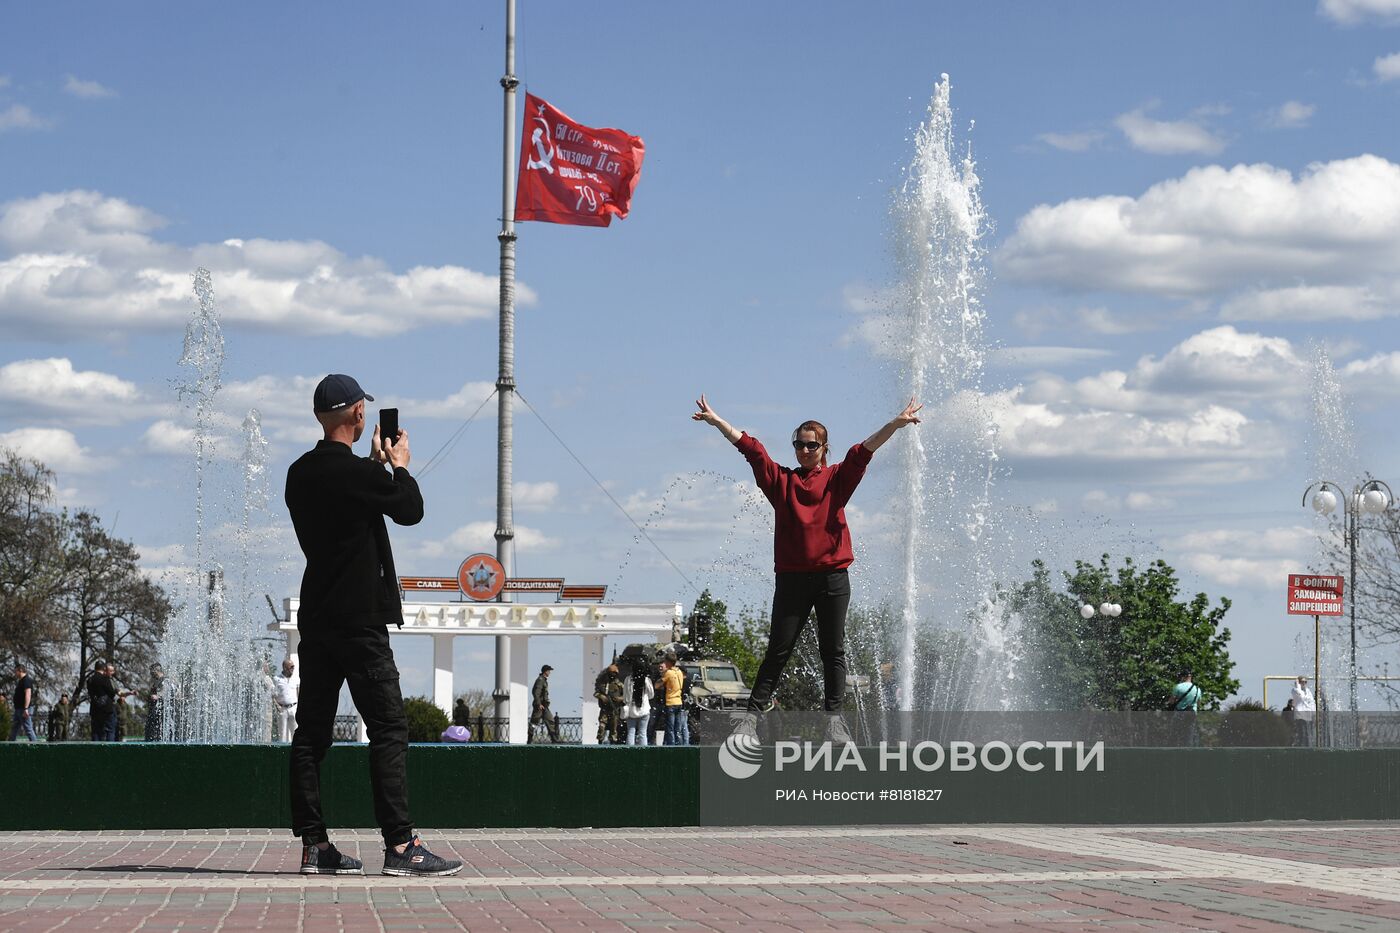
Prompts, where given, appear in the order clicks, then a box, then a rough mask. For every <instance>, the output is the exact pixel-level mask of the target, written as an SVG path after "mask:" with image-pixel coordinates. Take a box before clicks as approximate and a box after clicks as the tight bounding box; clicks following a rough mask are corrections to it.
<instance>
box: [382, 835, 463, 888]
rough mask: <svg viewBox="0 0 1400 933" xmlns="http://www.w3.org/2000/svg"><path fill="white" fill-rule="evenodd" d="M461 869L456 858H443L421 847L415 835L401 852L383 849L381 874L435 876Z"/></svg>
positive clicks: (453, 872) (460, 864)
mask: <svg viewBox="0 0 1400 933" xmlns="http://www.w3.org/2000/svg"><path fill="white" fill-rule="evenodd" d="M461 870H462V863H461V862H459V861H457V860H456V859H445V858H441V857H440V856H437V855H434V854H433V853H431V852H429V851H428V850H427V849H425V848H423V843H422V842H421V841H420V840H419V839H418V837H417V836H414V837H413V841H411V842H410V843H409V844H408V846H407V847H405V848H404V850H403V852H402V853H398V852H395V851H394V850H393V849H385V850H384V870H383V871H381V872H380V874H383V875H399V876H402V877H406V878H407V877H422V878H435V877H438V876H441V875H455V874H457V872H459V871H461Z"/></svg>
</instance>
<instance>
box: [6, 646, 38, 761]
mask: <svg viewBox="0 0 1400 933" xmlns="http://www.w3.org/2000/svg"><path fill="white" fill-rule="evenodd" d="M14 701H15V702H14V706H13V707H12V709H13V710H14V714H13V716H14V718H13V719H11V720H10V741H11V742H13V741H14V740H15V739H16V738H18V737H19V734H20V732H23V733H24V734H25V735H26V736H28V738H29V741H31V742H37V741H39V737H38V736H37V735H35V734H34V678H33V677H30V676H29V671H27V670H25V669H24V665H23V664H16V665H15V695H14Z"/></svg>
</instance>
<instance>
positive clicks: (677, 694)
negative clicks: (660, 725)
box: [661, 651, 685, 745]
mask: <svg viewBox="0 0 1400 933" xmlns="http://www.w3.org/2000/svg"><path fill="white" fill-rule="evenodd" d="M684 686H685V675H683V674H682V673H681V669H680V668H679V667H677V666H676V655H675V652H673V651H668V652H666V656H665V657H664V658H662V659H661V701H662V705H663V706H665V708H666V744H667V745H679V744H681V736H680V730H681V717H682V716H684V715H685V706H684V702H685V701H684V700H683V699H682V697H681V694H682V692H683V688H684Z"/></svg>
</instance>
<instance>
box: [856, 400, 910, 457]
mask: <svg viewBox="0 0 1400 933" xmlns="http://www.w3.org/2000/svg"><path fill="white" fill-rule="evenodd" d="M923 407H924V406H922V405H920V404H919V403H918V401H917V400H916V399H912V398H911V399H910V400H909V404H908V405H905V406H904V411H902V412H900V413H899V414H897V415H895V416H894V417H893V418H892V419H890V422H889V423H888V424H886V425H885V426H883V427H882V428H880V430H878V431H876V432H875V433H874V434H872V435H870V436H869V437H867V438H866V439H865V449H866V450H868V451H870V452H871V453H874V452H875V451H877V450H879V449H880V447H881V446H882V445H883V444H884V443H885V441H887V440H889V439H890V438H892V437H894V432H896V431H898V430H899V429H900V428H902V427H905V426H906V425H911V424H918V423H919V411H920V410H921V409H922V408H923Z"/></svg>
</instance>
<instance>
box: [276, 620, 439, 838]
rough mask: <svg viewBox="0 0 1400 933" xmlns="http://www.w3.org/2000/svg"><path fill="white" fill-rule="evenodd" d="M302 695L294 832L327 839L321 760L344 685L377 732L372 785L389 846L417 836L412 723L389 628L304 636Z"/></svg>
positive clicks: (295, 749)
mask: <svg viewBox="0 0 1400 933" xmlns="http://www.w3.org/2000/svg"><path fill="white" fill-rule="evenodd" d="M298 654H299V657H300V660H301V697H300V705H299V706H298V707H297V731H296V733H295V734H294V735H293V736H292V766H291V788H292V832H293V833H295V834H296V835H298V836H301V837H302V840H303V841H304V842H306V843H307V844H310V843H314V842H326V841H327V836H326V823H325V819H324V818H323V817H322V815H321V759H323V758H325V757H326V749H328V748H330V747H331V741H332V730H333V729H334V727H335V710H336V705H337V704H338V703H339V701H340V685H341V684H342V683H344V682H346V681H349V683H350V697H351V698H352V699H353V700H354V701H355V709H357V710H359V712H360V717H361V718H362V719H364V721H365V730H366V731H367V732H368V733H369V781H370V788H371V790H372V791H373V793H374V818H375V821H376V822H378V823H379V828H380V830H381V831H382V832H383V834H384V844H385V846H386V847H387V846H396V845H398V844H399V843H401V842H408V841H409V840H410V839H412V838H413V824H412V822H411V821H410V820H409V818H408V775H407V771H406V764H407V756H408V720H407V719H406V718H405V717H404V712H403V694H401V693H400V692H399V669H398V668H397V667H396V666H394V652H393V651H392V650H391V649H390V647H389V633H388V631H387V630H385V629H382V628H366V629H347V630H341V631H331V632H324V633H321V632H312V633H303V635H302V640H301V647H300V648H299V649H298Z"/></svg>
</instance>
